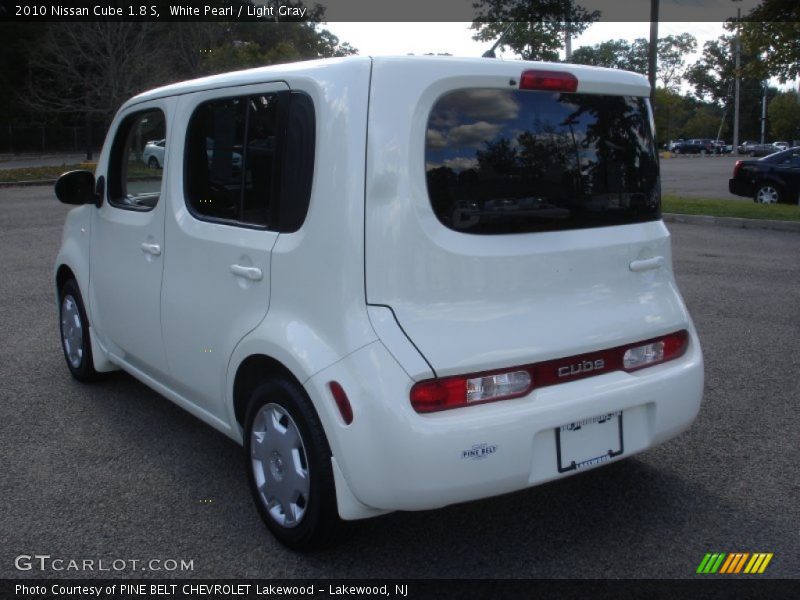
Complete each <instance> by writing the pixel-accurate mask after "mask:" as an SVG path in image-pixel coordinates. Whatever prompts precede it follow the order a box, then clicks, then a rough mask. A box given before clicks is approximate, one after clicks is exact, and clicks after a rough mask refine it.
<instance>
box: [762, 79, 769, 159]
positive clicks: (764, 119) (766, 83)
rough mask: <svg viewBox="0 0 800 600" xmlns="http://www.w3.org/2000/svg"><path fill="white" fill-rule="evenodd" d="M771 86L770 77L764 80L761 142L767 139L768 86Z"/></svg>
mask: <svg viewBox="0 0 800 600" xmlns="http://www.w3.org/2000/svg"><path fill="white" fill-rule="evenodd" d="M768 86H769V79H765V80H764V95H763V96H762V97H761V143H762V144H764V143H765V142H766V140H767V138H766V137H765V134H766V131H767V87H768Z"/></svg>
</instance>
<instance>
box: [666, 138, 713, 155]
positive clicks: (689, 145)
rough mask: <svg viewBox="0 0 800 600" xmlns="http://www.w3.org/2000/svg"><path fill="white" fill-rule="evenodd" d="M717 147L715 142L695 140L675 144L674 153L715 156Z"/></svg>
mask: <svg viewBox="0 0 800 600" xmlns="http://www.w3.org/2000/svg"><path fill="white" fill-rule="evenodd" d="M716 151H717V147H716V145H715V144H714V141H713V140H707V139H694V140H686V141H685V142H682V143H678V144H675V146H674V148H673V150H672V152H674V153H675V154H714V153H715V152H716Z"/></svg>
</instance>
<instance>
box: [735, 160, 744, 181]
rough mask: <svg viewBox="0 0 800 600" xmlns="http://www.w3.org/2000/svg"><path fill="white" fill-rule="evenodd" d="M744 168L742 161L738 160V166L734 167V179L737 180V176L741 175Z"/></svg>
mask: <svg viewBox="0 0 800 600" xmlns="http://www.w3.org/2000/svg"><path fill="white" fill-rule="evenodd" d="M741 168H742V161H740V160H737V161H736V164H735V165H733V178H734V179H736V176H737V175H738V174H739V170H740V169H741Z"/></svg>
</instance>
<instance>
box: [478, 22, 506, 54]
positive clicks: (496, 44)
mask: <svg viewBox="0 0 800 600" xmlns="http://www.w3.org/2000/svg"><path fill="white" fill-rule="evenodd" d="M513 26H514V22H513V21H512V22H511V23H509V24H508V27H506V28H505V29H504V30H503V33H501V34H500V37H499V38H497V41H496V42H495V43H494V46H492V47H491V48H489V49H488V50H487V51H486V52H484V53H483V54H482V55H481V56H482V57H483V58H497V55H495V53H494V51H495V50H497V47H498V46H499V45H500V44H501V43H502V41H503V38H504V37H506V34H507V33H508V32H509V31H510V30H511V28H512V27H513Z"/></svg>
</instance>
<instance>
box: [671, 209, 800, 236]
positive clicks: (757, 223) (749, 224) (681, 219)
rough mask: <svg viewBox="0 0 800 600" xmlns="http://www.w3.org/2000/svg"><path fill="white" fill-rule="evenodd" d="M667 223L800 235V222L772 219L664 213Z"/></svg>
mask: <svg viewBox="0 0 800 600" xmlns="http://www.w3.org/2000/svg"><path fill="white" fill-rule="evenodd" d="M661 216H662V217H663V219H664V221H665V222H667V223H689V224H691V225H717V226H719V227H734V228H738V229H771V230H773V231H794V232H796V233H800V221H773V220H771V219H740V218H738V217H711V216H708V215H683V214H675V213H663V214H662V215H661Z"/></svg>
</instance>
